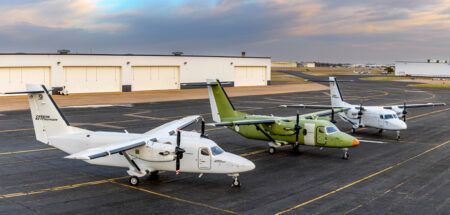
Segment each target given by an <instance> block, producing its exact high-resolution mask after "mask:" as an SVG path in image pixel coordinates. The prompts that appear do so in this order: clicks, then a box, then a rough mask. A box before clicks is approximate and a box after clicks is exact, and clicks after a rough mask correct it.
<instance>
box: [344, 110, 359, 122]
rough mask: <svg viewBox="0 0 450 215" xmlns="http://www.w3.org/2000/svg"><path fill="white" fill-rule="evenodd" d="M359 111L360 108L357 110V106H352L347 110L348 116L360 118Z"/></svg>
mask: <svg viewBox="0 0 450 215" xmlns="http://www.w3.org/2000/svg"><path fill="white" fill-rule="evenodd" d="M358 112H359V110H357V109H356V108H351V109H350V110H348V111H347V117H349V118H350V119H358Z"/></svg>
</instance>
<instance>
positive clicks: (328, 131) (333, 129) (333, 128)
mask: <svg viewBox="0 0 450 215" xmlns="http://www.w3.org/2000/svg"><path fill="white" fill-rule="evenodd" d="M326 129H327V133H328V134H331V133H334V132H337V131H339V130H338V129H337V128H336V127H332V126H330V127H327V128H326Z"/></svg>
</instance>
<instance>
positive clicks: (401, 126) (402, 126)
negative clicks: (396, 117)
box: [400, 121, 408, 130]
mask: <svg viewBox="0 0 450 215" xmlns="http://www.w3.org/2000/svg"><path fill="white" fill-rule="evenodd" d="M400 122H401V123H400V129H401V130H404V129H406V128H407V127H408V126H407V125H406V123H405V122H403V121H400Z"/></svg>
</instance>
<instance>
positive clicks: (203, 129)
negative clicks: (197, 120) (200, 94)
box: [201, 118, 205, 137]
mask: <svg viewBox="0 0 450 215" xmlns="http://www.w3.org/2000/svg"><path fill="white" fill-rule="evenodd" d="M201 137H205V120H204V119H203V118H202V134H201Z"/></svg>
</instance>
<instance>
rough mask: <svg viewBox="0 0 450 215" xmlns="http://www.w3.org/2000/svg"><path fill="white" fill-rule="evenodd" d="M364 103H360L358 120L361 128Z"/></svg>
mask: <svg viewBox="0 0 450 215" xmlns="http://www.w3.org/2000/svg"><path fill="white" fill-rule="evenodd" d="M362 108H363V107H362V103H360V104H359V111H358V120H359V126H361V119H362V115H363V112H362Z"/></svg>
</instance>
